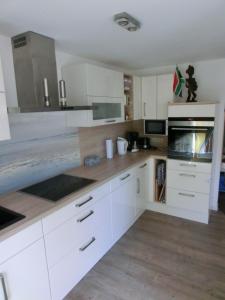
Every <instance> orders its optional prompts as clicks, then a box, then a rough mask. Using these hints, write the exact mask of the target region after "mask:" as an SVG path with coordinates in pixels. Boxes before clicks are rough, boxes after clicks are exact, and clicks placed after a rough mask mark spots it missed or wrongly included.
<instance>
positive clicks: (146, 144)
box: [138, 137, 151, 150]
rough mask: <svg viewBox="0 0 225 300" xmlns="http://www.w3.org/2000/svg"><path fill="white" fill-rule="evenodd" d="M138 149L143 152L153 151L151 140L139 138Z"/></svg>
mask: <svg viewBox="0 0 225 300" xmlns="http://www.w3.org/2000/svg"><path fill="white" fill-rule="evenodd" d="M138 148H139V149H143V150H149V149H151V145H150V138H148V137H139V138H138Z"/></svg>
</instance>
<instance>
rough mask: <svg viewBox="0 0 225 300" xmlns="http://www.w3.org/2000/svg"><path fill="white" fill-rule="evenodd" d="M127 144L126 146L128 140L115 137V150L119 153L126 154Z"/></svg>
mask: <svg viewBox="0 0 225 300" xmlns="http://www.w3.org/2000/svg"><path fill="white" fill-rule="evenodd" d="M127 146H128V142H127V140H126V139H124V138H122V137H118V138H117V150H118V154H119V155H125V154H127Z"/></svg>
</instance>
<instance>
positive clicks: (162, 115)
mask: <svg viewBox="0 0 225 300" xmlns="http://www.w3.org/2000/svg"><path fill="white" fill-rule="evenodd" d="M172 100H173V74H163V75H159V76H157V119H168V102H171V101H172Z"/></svg>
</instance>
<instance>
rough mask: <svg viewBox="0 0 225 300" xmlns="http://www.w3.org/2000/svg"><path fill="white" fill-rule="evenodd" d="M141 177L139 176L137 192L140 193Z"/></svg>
mask: <svg viewBox="0 0 225 300" xmlns="http://www.w3.org/2000/svg"><path fill="white" fill-rule="evenodd" d="M140 190H141V189H140V178H137V194H140Z"/></svg>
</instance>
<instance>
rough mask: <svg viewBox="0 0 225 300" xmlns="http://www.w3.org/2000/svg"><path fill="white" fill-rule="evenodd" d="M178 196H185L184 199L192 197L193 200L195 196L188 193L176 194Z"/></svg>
mask: <svg viewBox="0 0 225 300" xmlns="http://www.w3.org/2000/svg"><path fill="white" fill-rule="evenodd" d="M178 194H179V195H180V196H185V197H192V198H194V197H195V195H194V194H188V193H178Z"/></svg>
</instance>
